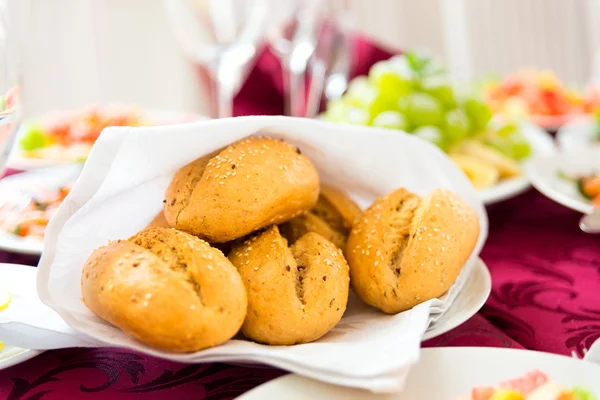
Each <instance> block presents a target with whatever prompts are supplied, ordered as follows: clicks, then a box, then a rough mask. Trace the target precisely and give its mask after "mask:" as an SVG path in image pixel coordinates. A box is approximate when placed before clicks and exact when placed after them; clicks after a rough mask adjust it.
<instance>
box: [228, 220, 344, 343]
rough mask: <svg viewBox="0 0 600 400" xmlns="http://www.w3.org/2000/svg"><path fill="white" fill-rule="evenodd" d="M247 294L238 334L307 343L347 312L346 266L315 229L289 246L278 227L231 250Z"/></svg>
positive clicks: (318, 336)
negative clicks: (246, 306)
mask: <svg viewBox="0 0 600 400" xmlns="http://www.w3.org/2000/svg"><path fill="white" fill-rule="evenodd" d="M229 259H230V260H231V262H232V263H233V265H235V266H236V267H237V269H238V271H239V272H240V275H241V276H242V280H243V281H244V285H245V286H246V291H247V293H248V313H247V316H246V320H245V321H244V325H243V326H242V333H243V334H244V335H245V336H246V337H248V338H249V339H252V340H255V341H257V342H260V343H266V344H273V345H291V344H298V343H307V342H311V341H313V340H316V339H318V338H320V337H321V336H323V335H325V334H326V333H327V332H329V331H330V330H331V329H332V328H333V327H334V326H335V325H336V324H337V323H338V321H339V320H340V319H341V318H342V315H343V314H344V311H345V310H346V304H347V302H348V291H349V275H348V264H347V263H346V260H345V259H344V257H343V256H342V253H341V250H340V249H338V248H336V247H335V246H334V245H333V244H332V243H330V242H328V241H327V240H325V239H323V238H322V237H321V236H319V235H318V234H316V233H308V234H306V235H304V236H303V237H301V238H300V239H298V240H297V241H296V243H295V244H294V245H293V246H291V247H288V244H287V241H286V240H285V239H284V238H283V237H282V236H281V235H280V234H279V230H278V228H277V227H276V226H273V227H271V228H269V229H267V230H266V231H264V232H262V233H260V234H258V235H256V236H254V237H252V238H251V239H249V240H247V241H246V242H244V243H243V244H242V245H239V246H236V247H234V248H233V249H232V250H231V253H230V254H229Z"/></svg>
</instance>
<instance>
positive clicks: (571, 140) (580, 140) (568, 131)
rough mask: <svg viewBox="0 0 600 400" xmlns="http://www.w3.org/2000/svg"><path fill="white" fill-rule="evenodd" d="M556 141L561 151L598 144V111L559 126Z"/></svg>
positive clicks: (599, 119)
mask: <svg viewBox="0 0 600 400" xmlns="http://www.w3.org/2000/svg"><path fill="white" fill-rule="evenodd" d="M556 141H557V143H558V147H559V148H560V150H561V151H577V150H581V149H586V148H588V147H590V146H599V145H600V113H599V114H595V115H594V116H587V117H585V118H580V119H577V120H575V121H572V122H569V123H568V124H565V125H564V126H562V127H560V129H559V130H558V132H557V133H556Z"/></svg>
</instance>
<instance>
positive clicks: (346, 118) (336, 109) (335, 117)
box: [321, 100, 371, 125]
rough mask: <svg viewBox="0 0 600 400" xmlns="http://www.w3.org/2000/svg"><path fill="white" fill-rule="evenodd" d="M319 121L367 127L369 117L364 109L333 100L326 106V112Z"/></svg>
mask: <svg viewBox="0 0 600 400" xmlns="http://www.w3.org/2000/svg"><path fill="white" fill-rule="evenodd" d="M321 119H322V120H324V121H329V122H338V123H344V124H354V125H369V122H370V121H371V115H370V114H369V111H368V110H366V109H364V108H360V107H353V106H351V105H348V104H346V103H344V101H343V100H335V101H332V102H330V103H329V104H328V105H327V110H326V111H325V113H323V114H322V115H321Z"/></svg>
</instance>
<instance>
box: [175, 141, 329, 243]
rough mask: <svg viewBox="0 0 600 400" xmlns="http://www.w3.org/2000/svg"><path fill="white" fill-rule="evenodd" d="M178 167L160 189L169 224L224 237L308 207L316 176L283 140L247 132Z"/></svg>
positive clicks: (217, 239)
mask: <svg viewBox="0 0 600 400" xmlns="http://www.w3.org/2000/svg"><path fill="white" fill-rule="evenodd" d="M205 161H206V160H204V159H200V160H197V161H195V162H194V163H191V164H188V165H186V166H184V167H183V168H182V169H181V170H180V171H178V172H177V173H176V174H175V176H174V178H173V181H172V182H171V185H169V188H168V189H167V191H166V194H165V199H166V202H165V215H166V217H167V221H168V222H169V224H170V225H171V226H174V227H176V228H177V229H181V230H183V231H185V232H189V233H192V234H194V235H197V236H199V237H201V238H203V239H206V240H208V241H209V242H217V243H221V242H227V241H230V240H233V239H237V238H240V237H243V236H245V235H247V234H249V233H251V232H253V231H255V230H258V229H262V228H265V227H267V226H269V225H272V224H280V223H283V222H285V221H288V220H290V219H291V218H293V217H295V216H296V215H299V214H300V213H301V212H303V211H306V210H308V209H310V208H312V207H313V206H314V205H315V203H316V201H317V198H318V195H319V176H318V173H317V170H316V168H315V167H314V165H313V164H312V163H311V162H310V160H309V159H308V158H306V156H304V155H303V154H302V153H301V152H300V151H299V150H298V149H296V148H295V147H293V146H292V145H290V144H289V143H287V142H285V141H282V140H277V139H272V138H267V137H251V138H248V139H244V140H242V141H239V142H236V143H234V144H232V145H230V146H228V147H227V148H225V149H224V150H223V151H221V152H220V153H219V154H218V155H216V156H214V157H211V158H210V159H209V160H208V162H205Z"/></svg>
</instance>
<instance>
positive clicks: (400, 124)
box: [371, 111, 408, 131]
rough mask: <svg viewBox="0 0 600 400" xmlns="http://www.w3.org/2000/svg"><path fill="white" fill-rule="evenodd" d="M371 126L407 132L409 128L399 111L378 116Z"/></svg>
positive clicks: (386, 112) (385, 112)
mask: <svg viewBox="0 0 600 400" xmlns="http://www.w3.org/2000/svg"><path fill="white" fill-rule="evenodd" d="M371 125H373V126H376V127H379V128H388V129H399V130H403V131H405V130H406V129H407V128H408V124H407V123H406V118H404V115H402V114H400V113H399V112H397V111H384V112H382V113H381V114H379V115H377V116H376V117H375V118H374V119H373V122H372V123H371Z"/></svg>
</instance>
